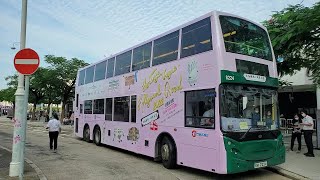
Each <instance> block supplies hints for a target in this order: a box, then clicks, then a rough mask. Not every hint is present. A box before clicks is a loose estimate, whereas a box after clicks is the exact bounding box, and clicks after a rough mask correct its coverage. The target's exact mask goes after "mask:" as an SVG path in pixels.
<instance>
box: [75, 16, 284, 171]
mask: <svg viewBox="0 0 320 180" xmlns="http://www.w3.org/2000/svg"><path fill="white" fill-rule="evenodd" d="M277 87H278V78H277V69H276V62H275V57H274V54H273V50H272V47H271V43H270V39H269V36H268V33H267V31H266V28H264V27H263V26H261V25H259V24H257V23H254V22H252V21H250V20H247V19H245V18H241V17H238V16H235V15H231V14H227V13H223V12H211V13H208V14H206V15H204V16H201V17H199V18H197V19H195V20H193V21H190V22H188V23H186V24H183V25H181V26H179V27H177V28H175V29H172V30H171V31H168V32H166V33H163V34H161V35H159V36H157V37H154V38H152V39H150V40H148V41H145V42H143V43H141V44H138V45H136V46H134V47H131V48H129V49H126V50H125V51H122V52H120V53H118V54H115V55H113V56H111V57H108V58H106V59H103V60H102V61H99V62H97V63H95V64H92V65H89V66H87V67H85V68H82V69H80V70H79V71H78V76H77V85H76V89H75V97H76V98H75V102H74V112H75V129H74V130H75V135H76V136H78V137H80V138H83V139H84V140H85V141H88V142H91V141H93V142H94V143H95V144H97V145H100V144H107V145H110V146H114V147H118V148H121V149H125V150H128V151H132V152H135V153H137V154H143V155H146V156H150V157H153V158H154V159H155V160H156V161H162V163H163V165H164V166H165V167H166V168H174V167H175V166H176V165H182V166H188V167H193V168H197V169H202V170H205V171H210V172H215V173H220V174H227V173H237V172H243V171H248V170H252V169H256V168H262V167H266V166H274V165H277V164H281V163H283V162H284V161H285V147H284V144H283V137H282V135H281V132H280V130H279V111H278V98H277Z"/></svg>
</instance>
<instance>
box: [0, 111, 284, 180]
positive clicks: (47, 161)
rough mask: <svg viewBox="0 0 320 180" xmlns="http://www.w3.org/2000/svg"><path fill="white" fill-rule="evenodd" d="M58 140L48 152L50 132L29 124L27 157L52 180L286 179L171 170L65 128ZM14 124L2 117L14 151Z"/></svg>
mask: <svg viewBox="0 0 320 180" xmlns="http://www.w3.org/2000/svg"><path fill="white" fill-rule="evenodd" d="M65 129H66V130H65V131H64V132H63V134H62V136H60V137H59V142H58V152H57V153H53V152H51V151H50V150H49V143H48V132H47V131H46V130H45V129H44V128H43V126H33V125H30V124H29V125H28V130H27V143H26V157H28V158H29V159H30V160H31V161H33V162H34V163H35V164H36V165H37V166H38V167H39V168H40V169H41V170H42V172H43V173H44V174H45V176H46V177H47V178H48V179H49V180H54V179H59V180H61V179H70V180H72V179H76V180H82V179H95V180H98V179H108V180H111V179H117V180H119V179H130V180H133V179H146V180H150V179H165V180H171V179H172V180H174V179H181V180H193V179H197V180H201V179H246V180H247V179H259V180H260V179H261V180H263V179H265V180H269V179H273V180H278V179H279V180H285V179H287V178H286V177H283V176H281V175H278V174H275V173H273V172H270V171H268V170H265V169H258V170H255V171H250V172H246V173H241V174H235V175H217V174H213V173H210V172H206V171H201V170H197V169H192V168H187V167H178V168H177V169H174V170H168V169H166V168H164V167H163V166H162V164H161V163H157V162H154V161H153V160H152V158H148V157H145V156H141V155H136V154H134V153H130V152H127V151H124V150H119V149H116V148H112V147H109V146H101V147H98V146H96V145H94V144H92V143H86V142H84V141H82V140H81V139H78V138H75V137H73V135H72V129H71V128H70V129H68V128H65ZM12 132H13V127H12V123H11V122H10V121H8V120H7V119H4V118H1V117H0V145H1V146H4V147H7V148H9V149H11V148H12Z"/></svg>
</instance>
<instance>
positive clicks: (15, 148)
mask: <svg viewBox="0 0 320 180" xmlns="http://www.w3.org/2000/svg"><path fill="white" fill-rule="evenodd" d="M26 22H27V0H22V10H21V34H20V49H24V48H25V45H26ZM13 47H14V46H13ZM11 49H12V48H11ZM13 49H15V48H13ZM23 83H24V75H22V74H20V73H19V76H18V87H17V91H16V93H15V96H16V97H15V102H16V106H15V117H14V133H13V143H12V161H11V163H10V170H9V176H10V177H15V176H20V178H22V175H21V174H23V169H21V171H22V172H21V173H19V172H20V171H19V167H20V166H21V163H22V167H23V164H24V159H21V158H22V156H23V153H20V152H21V151H20V150H21V147H22V146H21V144H22V142H24V138H25V136H24V133H25V132H23V129H25V127H24V126H25V125H26V124H25V123H26V122H25V120H24V113H23V112H24V105H25V98H24V94H25V90H24V87H23ZM23 125H24V126H23ZM21 140H22V141H21Z"/></svg>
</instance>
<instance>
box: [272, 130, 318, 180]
mask: <svg viewBox="0 0 320 180" xmlns="http://www.w3.org/2000/svg"><path fill="white" fill-rule="evenodd" d="M315 138H316V137H315V136H313V141H314V144H313V145H314V146H315ZM301 142H302V143H301V144H302V147H301V152H300V153H298V152H297V150H298V142H297V140H296V141H295V145H294V148H293V150H294V151H291V150H290V143H291V136H288V135H286V136H284V143H285V146H286V149H287V152H286V162H285V163H284V164H281V165H278V166H277V167H275V169H276V170H277V171H278V173H280V174H283V175H285V176H287V177H291V178H292V179H314V180H320V150H317V149H314V155H315V157H306V156H305V155H304V153H306V152H307V146H306V145H305V142H304V137H303V136H302V138H301Z"/></svg>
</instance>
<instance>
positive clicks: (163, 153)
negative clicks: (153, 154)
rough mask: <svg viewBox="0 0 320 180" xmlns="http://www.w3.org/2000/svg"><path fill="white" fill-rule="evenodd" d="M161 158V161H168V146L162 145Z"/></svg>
mask: <svg viewBox="0 0 320 180" xmlns="http://www.w3.org/2000/svg"><path fill="white" fill-rule="evenodd" d="M161 157H162V159H163V160H165V161H167V160H168V159H169V146H168V144H164V145H162V148H161Z"/></svg>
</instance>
